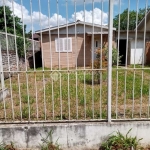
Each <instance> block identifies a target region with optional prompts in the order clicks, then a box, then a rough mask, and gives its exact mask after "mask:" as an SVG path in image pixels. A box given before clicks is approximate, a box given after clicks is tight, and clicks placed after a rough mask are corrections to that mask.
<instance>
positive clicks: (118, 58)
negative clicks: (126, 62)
mask: <svg viewBox="0 0 150 150" xmlns="http://www.w3.org/2000/svg"><path fill="white" fill-rule="evenodd" d="M105 56H106V60H108V48H107V49H106V53H105ZM121 58H122V56H119V52H118V49H116V48H114V47H113V48H112V65H117V61H118V65H119V64H120V62H121Z"/></svg>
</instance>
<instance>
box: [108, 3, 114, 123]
mask: <svg viewBox="0 0 150 150" xmlns="http://www.w3.org/2000/svg"><path fill="white" fill-rule="evenodd" d="M108 27H109V31H108V32H109V33H108V77H107V78H108V81H107V88H108V89H107V91H108V93H107V94H108V95H107V96H108V97H107V98H108V103H107V117H108V123H111V94H112V37H113V1H112V0H109V25H108Z"/></svg>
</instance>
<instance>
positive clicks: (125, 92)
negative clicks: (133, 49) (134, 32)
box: [124, 0, 130, 119]
mask: <svg viewBox="0 0 150 150" xmlns="http://www.w3.org/2000/svg"><path fill="white" fill-rule="evenodd" d="M129 10H130V0H128V19H127V41H126V60H125V61H126V62H125V68H126V69H125V79H124V119H125V117H126V101H127V68H128V66H127V65H128V47H129V44H128V42H129V21H130V18H129Z"/></svg>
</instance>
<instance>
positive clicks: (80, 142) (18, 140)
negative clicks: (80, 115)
mask: <svg viewBox="0 0 150 150" xmlns="http://www.w3.org/2000/svg"><path fill="white" fill-rule="evenodd" d="M131 128H132V131H131V133H130V135H131V136H137V138H143V140H142V141H141V143H142V144H144V145H147V144H149V142H150V136H149V135H150V122H146V121H145V122H144V121H141V122H114V123H112V124H108V123H105V122H99V123H95V122H91V123H56V124H54V123H47V124H28V125H25V124H22V125H16V124H14V125H1V126H0V142H1V141H2V142H5V143H9V142H10V141H12V142H14V144H15V145H16V146H17V147H18V148H19V147H20V148H31V149H36V148H39V147H40V144H41V142H42V141H41V139H42V137H46V135H47V133H48V132H49V131H50V130H53V132H54V133H53V136H52V140H53V141H54V142H55V141H57V139H58V143H59V145H60V146H61V148H62V149H64V150H67V149H69V150H83V149H86V150H88V149H97V150H98V148H99V145H100V143H101V142H102V141H103V140H104V139H105V138H106V137H107V136H108V135H109V134H110V133H112V132H113V131H117V130H119V131H120V132H122V133H123V134H126V133H127V132H128V131H129V129H131ZM41 136H42V137H41Z"/></svg>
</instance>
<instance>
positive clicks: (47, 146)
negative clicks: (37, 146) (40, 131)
mask: <svg viewBox="0 0 150 150" xmlns="http://www.w3.org/2000/svg"><path fill="white" fill-rule="evenodd" d="M52 134H53V130H50V131H49V132H48V134H47V136H46V138H43V137H42V139H41V141H42V142H43V143H42V145H41V150H61V149H60V148H59V147H60V146H59V145H58V143H57V141H58V140H57V141H56V142H55V143H53V141H52Z"/></svg>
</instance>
